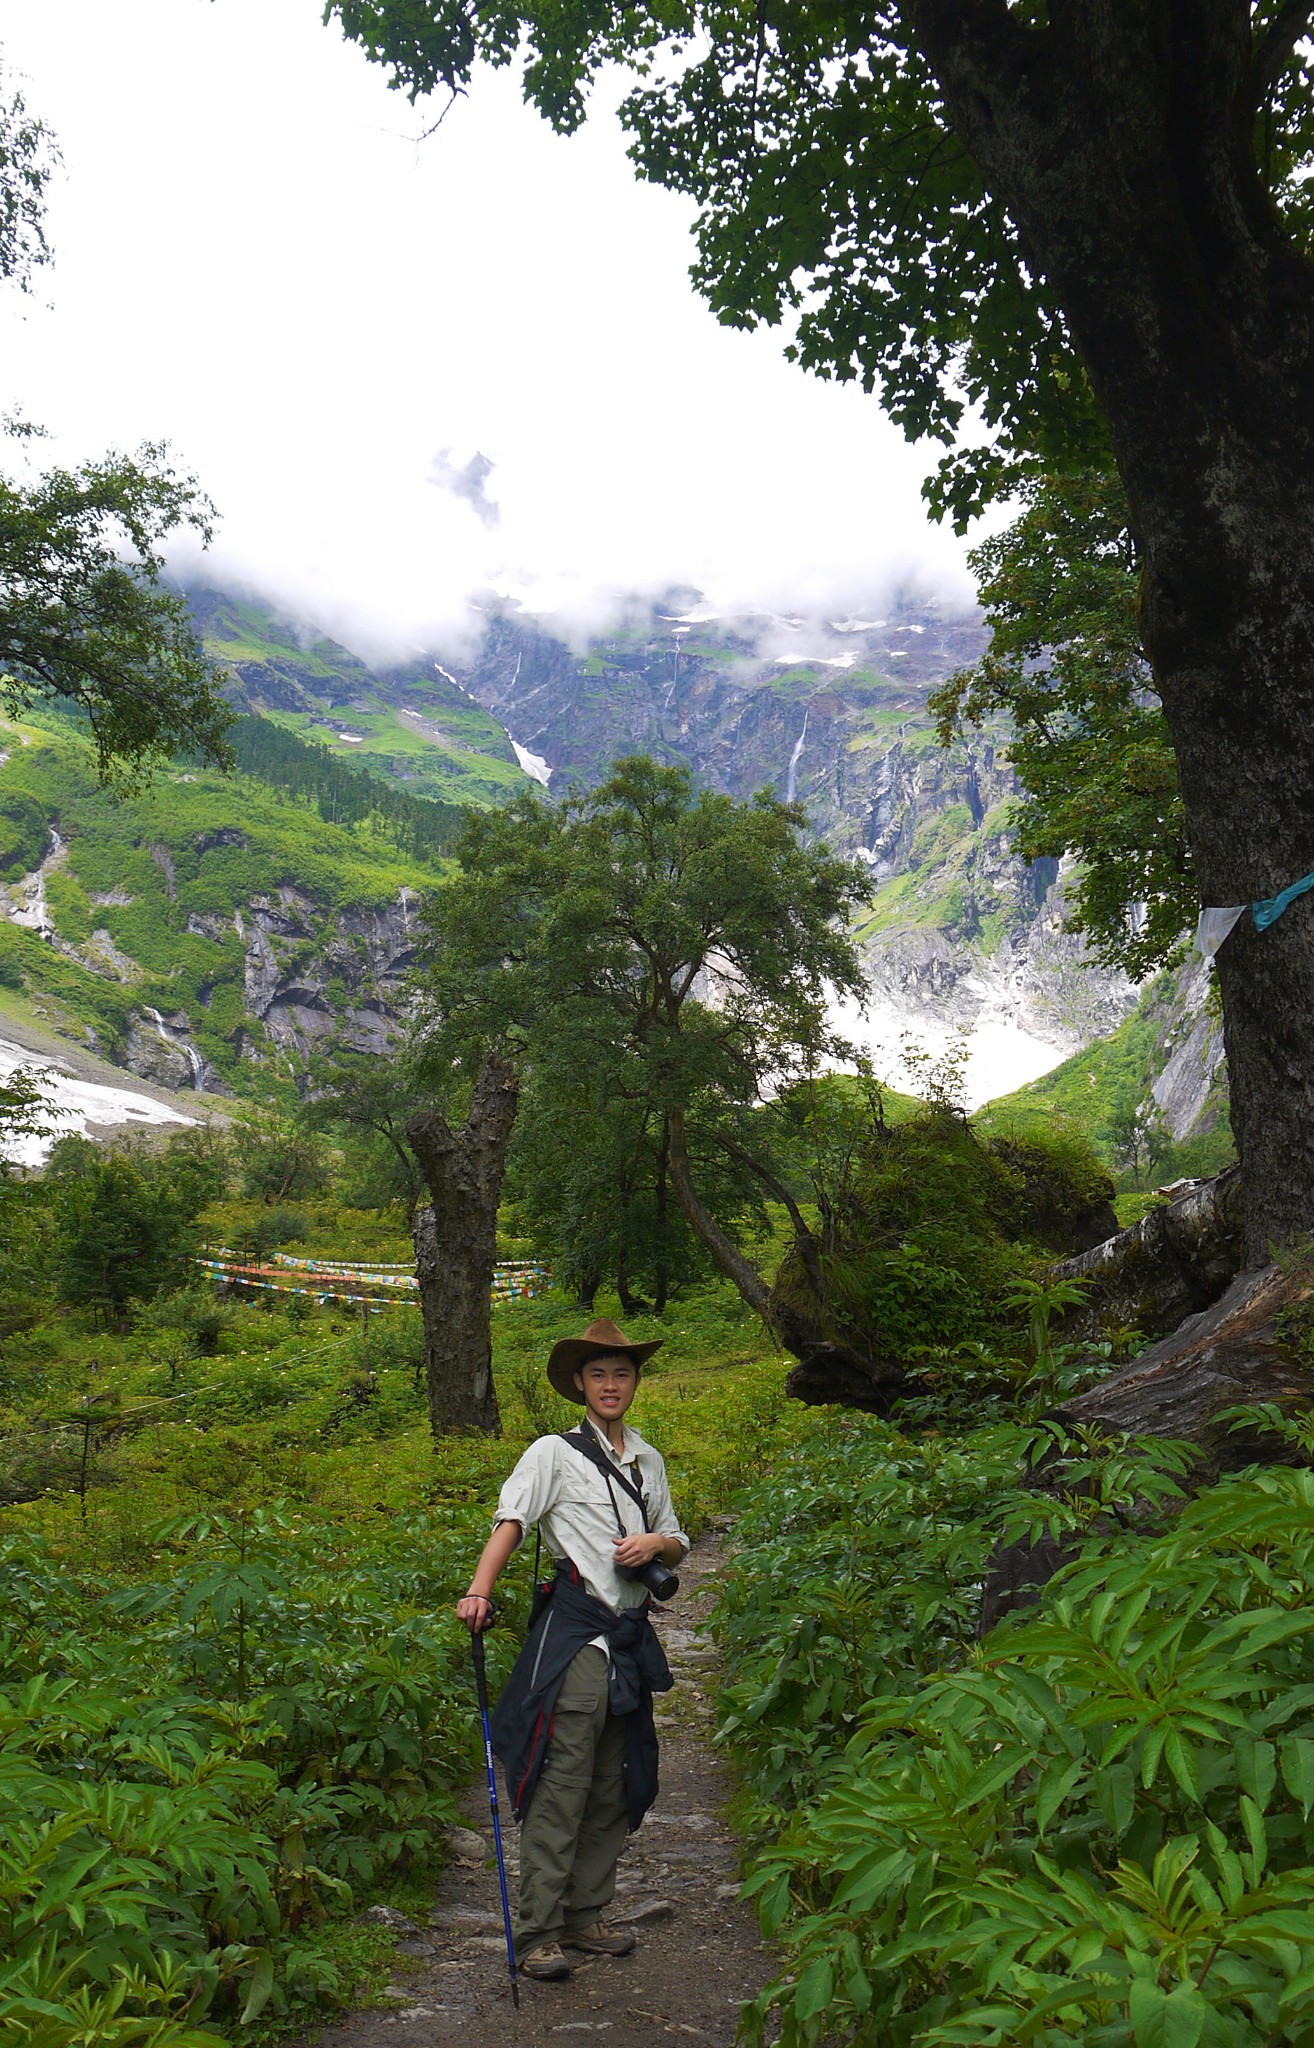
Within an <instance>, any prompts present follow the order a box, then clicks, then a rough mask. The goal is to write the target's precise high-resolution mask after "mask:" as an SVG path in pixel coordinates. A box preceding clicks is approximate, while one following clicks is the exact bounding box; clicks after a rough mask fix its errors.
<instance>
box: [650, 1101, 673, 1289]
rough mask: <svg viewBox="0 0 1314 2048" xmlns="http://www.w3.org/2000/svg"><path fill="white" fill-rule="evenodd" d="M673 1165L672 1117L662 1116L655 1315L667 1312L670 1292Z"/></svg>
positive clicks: (658, 1153)
mask: <svg viewBox="0 0 1314 2048" xmlns="http://www.w3.org/2000/svg"><path fill="white" fill-rule="evenodd" d="M670 1166H671V1119H670V1118H669V1116H664V1117H663V1118H662V1136H661V1143H660V1144H659V1146H658V1148H657V1190H656V1201H657V1272H656V1276H655V1286H654V1290H653V1304H652V1312H653V1314H654V1315H655V1316H662V1315H665V1313H666V1302H667V1298H668V1296H669V1294H670V1288H671V1275H670V1267H669V1265H668V1263H667V1258H666V1228H667V1207H668V1204H669V1201H670Z"/></svg>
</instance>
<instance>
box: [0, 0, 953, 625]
mask: <svg viewBox="0 0 1314 2048" xmlns="http://www.w3.org/2000/svg"><path fill="white" fill-rule="evenodd" d="M319 14H320V7H319V0H7V4H6V7H5V10H4V14H3V17H2V18H0V46H2V47H3V53H4V57H5V59H6V62H7V65H8V66H9V68H10V70H11V73H12V72H13V71H15V70H16V71H18V72H20V73H22V74H23V79H22V85H23V90H24V92H25V95H26V97H27V100H28V103H29V107H30V108H31V110H32V111H33V112H36V113H39V114H41V115H42V116H43V117H44V118H45V119H47V120H48V122H49V123H50V125H51V126H52V127H53V128H54V129H55V131H56V132H57V135H58V139H59V143H60V147H61V149H62V152H63V157H64V167H63V170H62V172H61V173H60V175H59V177H58V180H57V183H56V186H55V189H54V191H53V194H52V198H51V203H50V208H49V227H50V231H51V234H52V238H53V240H54V244H55V256H56V260H55V264H54V267H53V268H52V269H50V270H47V271H46V272H44V273H38V276H37V280H36V289H35V292H34V295H33V296H32V297H31V298H30V299H28V300H27V301H22V300H20V299H19V298H18V297H17V295H16V294H14V293H12V292H10V293H9V294H8V295H7V296H6V298H5V300H4V301H3V303H0V346H3V349H4V352H5V376H4V379H3V389H2V390H0V401H2V402H3V405H4V406H5V408H7V409H11V410H13V409H16V410H19V411H21V412H23V413H24V414H25V415H27V416H28V417H30V418H32V419H36V420H40V421H42V422H44V423H45V424H46V425H48V426H49V427H50V428H51V429H52V430H53V431H54V433H55V434H56V437H57V440H56V448H57V451H58V454H59V455H60V457H74V456H81V455H93V454H96V453H98V452H100V451H101V450H103V449H104V448H105V447H106V446H108V445H111V444H113V445H117V446H119V447H132V446H135V445H136V444H137V443H139V442H140V441H142V440H143V439H147V438H149V439H157V440H158V439H164V440H168V441H169V443H170V444H171V446H172V448H173V450H174V452H175V454H176V456H177V457H178V459H179V460H180V461H181V462H182V463H184V464H185V465H186V466H187V467H189V468H191V469H194V470H195V471H196V472H197V474H198V475H199V476H200V478H201V481H202V482H203V484H204V485H205V487H206V489H207V490H208V491H209V492H210V494H211V496H212V497H213V498H214V499H215V501H216V503H217V505H218V507H219V510H220V514H221V526H220V530H219V539H218V542H217V545H216V547H215V549H214V550H213V553H212V558H211V569H210V573H211V575H212V576H213V577H214V578H215V580H220V581H222V580H224V579H225V578H238V577H240V578H242V579H244V580H245V581H246V582H247V583H249V584H252V585H254V586H256V587H258V588H261V589H264V590H265V591H267V592H269V593H270V594H272V595H275V596H277V597H279V598H281V599H282V600H283V601H284V602H285V603H287V604H288V605H290V606H293V607H295V608H297V609H299V610H300V611H302V612H303V613H304V614H305V616H307V617H308V618H312V619H314V620H315V621H316V622H317V623H320V624H322V625H325V626H328V627H329V628H330V629H333V630H336V631H339V632H341V633H343V635H344V636H345V637H347V638H348V639H350V640H351V641H352V643H353V644H355V645H357V646H360V647H361V648H362V651H365V652H383V651H385V650H386V651H396V650H400V649H401V648H402V647H404V646H405V645H407V644H408V643H410V642H413V641H415V640H419V639H424V638H426V637H432V636H434V635H438V636H441V635H442V634H443V633H444V632H446V631H449V630H450V629H451V627H452V625H453V624H454V622H457V621H459V620H460V619H461V617H462V616H463V613H464V606H465V600H466V599H467V598H468V596H469V595H470V594H471V593H472V592H476V591H479V590H481V589H487V588H490V587H492V588H498V589H502V590H510V591H514V592H515V593H516V594H518V595H520V596H522V597H523V598H524V599H525V601H526V602H527V603H529V604H531V605H533V606H535V607H536V608H539V609H544V610H546V609H551V608H561V609H563V610H564V611H565V612H566V613H569V614H571V615H573V616H575V617H576V618H580V619H587V618H588V617H590V616H592V615H595V614H596V607H598V606H599V605H600V604H603V603H605V600H606V594H607V593H609V592H613V591H625V590H635V589H638V590H651V589H654V588H660V587H662V586H663V585H665V584H666V583H668V582H673V581H680V582H685V583H691V584H694V585H696V586H697V587H699V588H701V589H702V590H703V591H705V592H706V593H707V594H708V596H709V597H710V598H711V599H712V601H713V602H714V603H718V604H730V603H736V602H739V603H757V604H765V605H767V606H769V607H771V608H777V609H790V610H794V609H797V610H818V611H820V610H826V609H830V610H832V611H835V610H839V609H853V608H855V607H862V606H865V605H868V604H870V603H873V602H876V601H879V599H880V598H881V597H882V595H883V594H886V593H888V591H889V590H890V588H891V587H892V585H894V584H896V583H899V582H901V581H903V580H904V579H908V578H914V579H917V580H919V581H920V582H921V583H922V584H923V585H924V586H925V587H927V588H928V589H931V588H933V589H935V590H937V591H939V592H941V593H943V594H944V595H945V596H946V597H948V598H950V599H951V600H953V601H955V602H961V601H964V600H965V599H966V598H967V597H968V595H969V584H968V581H967V578H966V574H965V571H964V568H963V549H962V545H961V544H960V543H958V542H956V541H955V540H954V539H953V537H952V536H951V535H949V534H948V533H946V532H944V531H941V530H938V529H936V528H935V527H933V526H932V525H931V524H930V522H929V521H928V520H927V518H926V516H925V513H924V511H923V509H922V505H921V501H920V498H919V495H918V492H919V485H920V483H921V479H922V476H923V475H924V473H925V471H926V470H927V469H928V468H929V467H930V466H931V464H932V462H933V460H934V456H935V453H936V452H937V451H935V450H934V449H930V448H928V449H924V450H915V449H910V448H909V447H908V446H907V445H906V444H905V443H904V441H903V439H902V437H901V436H900V435H899V433H898V432H897V431H896V429H895V428H894V427H892V426H891V425H890V424H889V423H888V422H887V421H886V420H885V419H884V418H883V417H882V415H881V413H880V410H879V407H878V405H877V403H876V401H875V400H873V399H869V398H866V397H864V396H863V394H862V393H861V392H860V391H858V390H857V389H855V388H853V387H839V386H835V385H828V384H824V383H822V382H820V381H818V380H816V379H813V378H810V377H807V376H805V375H804V374H803V372H802V371H800V370H798V369H796V368H795V367H793V366H792V365H790V364H789V363H787V362H786V361H785V360H784V356H783V353H782V338H781V336H780V335H779V334H777V333H760V334H755V335H743V334H735V333H732V332H730V331H729V330H727V329H725V328H722V327H720V326H718V325H717V323H716V321H715V320H714V319H713V317H712V315H711V313H710V312H709V311H708V309H707V308H706V306H705V305H704V304H703V302H702V301H701V300H700V299H699V298H698V297H697V296H696V295H695V293H694V291H693V289H692V286H691V285H690V283H689V281H688V276H687V271H688V265H689V261H690V258H691V254H692V243H691V236H690V227H691V221H692V209H691V208H690V207H689V206H688V205H687V204H686V203H685V202H684V201H682V200H679V199H677V198H675V197H673V196H672V195H670V194H668V193H664V192H661V191H658V190H656V189H654V188H653V187H651V186H645V185H641V184H639V183H638V182H637V181H636V179H635V178H634V176H633V173H632V171H631V169H630V166H629V164H628V163H627V161H626V159H625V156H624V146H623V139H622V136H621V132H620V129H619V125H618V124H617V122H616V121H615V120H614V118H613V117H612V116H611V114H610V112H609V111H605V110H604V111H602V112H600V114H599V116H598V117H597V118H596V119H595V120H593V121H591V122H590V123H589V124H588V126H587V127H586V129H585V130H584V131H583V132H582V133H581V134H580V135H579V136H576V137H574V138H572V139H570V140H568V141H567V140H560V139H558V138H557V137H555V136H553V134H552V133H551V131H550V130H549V129H548V128H547V126H546V125H545V124H544V123H543V122H542V121H541V120H540V119H539V118H538V116H537V115H536V114H534V113H532V112H531V111H530V110H528V109H527V108H525V107H524V106H523V105H522V103H521V101H520V99H519V94H518V91H517V88H516V85H515V83H514V81H513V80H512V79H511V78H509V77H508V76H507V75H506V74H505V73H503V74H490V75H487V76H484V77H481V78H480V79H478V80H477V81H476V84H475V87H474V89H473V90H472V92H471V94H470V96H469V98H468V99H465V100H463V101H461V102H459V103H458V104H457V105H456V106H455V107H454V108H453V109H452V111H451V112H450V114H449V115H448V117H447V118H446V120H445V121H444V123H443V125H442V127H441V129H440V130H439V131H438V132H437V133H436V134H435V135H433V136H432V137H431V138H430V139H429V140H427V141H424V142H420V143H417V141H416V140H415V138H416V136H417V135H418V134H419V132H420V131H421V129H422V128H423V127H424V126H425V125H426V117H425V115H424V113H423V112H417V111H416V110H413V109H412V108H411V107H410V106H409V105H408V103H407V102H406V100H405V99H404V98H403V97H402V96H400V95H398V94H396V93H390V92H389V91H388V90H387V88H386V84H385V81H384V76H383V74H382V73H381V72H380V71H379V70H378V69H377V68H376V67H374V66H371V65H370V64H368V63H367V62H366V61H365V58H364V57H363V55H362V54H361V53H360V52H359V51H358V50H356V49H355V48H354V47H352V46H350V45H347V44H345V43H344V42H343V41H342V40H341V38H340V36H339V34H338V33H337V31H336V29H333V30H330V29H326V28H324V27H323V26H322V24H321V22H320V19H319ZM476 452H480V453H482V454H483V455H484V456H486V457H487V458H488V459H489V461H490V462H492V463H493V464H494V465H495V466H494V468H493V470H492V472H491V474H490V475H489V477H488V479H487V483H486V491H487V494H488V496H489V497H490V498H491V499H492V500H493V501H495V503H496V504H497V506H498V508H499V514H500V516H499V518H498V519H497V521H496V522H495V523H490V522H489V521H487V520H486V519H481V518H480V517H479V516H478V512H477V509H476V508H475V507H474V506H472V505H471V504H470V503H469V502H467V501H466V500H465V499H464V498H462V497H461V496H459V495H457V494H454V493H453V492H452V491H451V490H450V489H448V488H444V487H443V486H442V484H441V482H438V481H435V478H436V477H441V475H442V474H443V473H444V463H445V464H446V471H447V474H449V475H450V473H451V471H452V469H453V468H455V469H458V470H459V469H460V468H461V467H462V466H463V465H464V464H466V463H467V462H468V461H469V460H470V458H471V457H472V456H473V455H474V454H475V453H476Z"/></svg>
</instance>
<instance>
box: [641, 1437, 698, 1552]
mask: <svg viewBox="0 0 1314 2048" xmlns="http://www.w3.org/2000/svg"><path fill="white" fill-rule="evenodd" d="M648 1527H649V1528H650V1529H653V1530H655V1531H656V1532H657V1534H658V1535H659V1536H673V1537H674V1539H675V1541H676V1542H677V1543H678V1544H679V1545H680V1548H681V1549H682V1550H684V1551H687V1550H688V1548H689V1538H688V1537H687V1536H686V1535H685V1533H684V1530H683V1529H682V1528H681V1527H680V1524H679V1523H678V1522H677V1521H676V1519H675V1506H674V1503H673V1502H672V1500H671V1489H670V1487H669V1486H668V1485H667V1483H666V1466H665V1464H664V1462H663V1460H662V1459H661V1458H658V1460H657V1470H656V1471H655V1472H654V1473H653V1475H652V1478H651V1480H650V1481H649V1491H648Z"/></svg>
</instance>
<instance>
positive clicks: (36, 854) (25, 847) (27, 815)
mask: <svg viewBox="0 0 1314 2048" xmlns="http://www.w3.org/2000/svg"><path fill="white" fill-rule="evenodd" d="M49 838H50V828H49V825H48V824H47V821H46V813H45V811H44V809H43V808H42V806H41V805H40V804H39V803H35V802H34V801H33V800H32V798H31V797H26V796H10V797H6V798H5V799H4V801H3V802H0V874H3V875H4V877H5V879H6V880H7V881H10V882H12V881H14V880H15V879H16V878H17V877H18V876H19V875H26V874H28V873H30V871H31V870H32V869H33V868H35V867H37V866H39V865H40V862H41V856H42V855H43V854H44V852H45V850H46V845H47V842H48V840H49Z"/></svg>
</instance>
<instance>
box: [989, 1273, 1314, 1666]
mask: <svg viewBox="0 0 1314 2048" xmlns="http://www.w3.org/2000/svg"><path fill="white" fill-rule="evenodd" d="M1312 1296H1314V1268H1311V1266H1310V1263H1309V1262H1308V1261H1302V1262H1301V1263H1300V1264H1299V1265H1298V1266H1295V1267H1292V1268H1284V1267H1282V1266H1278V1265H1271V1266H1261V1267H1259V1268H1257V1269H1252V1270H1251V1271H1249V1272H1245V1273H1239V1274H1238V1275H1237V1277H1236V1279H1235V1280H1234V1281H1233V1282H1232V1285H1231V1286H1230V1287H1229V1288H1228V1289H1227V1290H1226V1292H1225V1293H1224V1294H1223V1296H1222V1298H1221V1299H1220V1300H1219V1301H1216V1302H1214V1303H1213V1304H1212V1306H1211V1307H1209V1308H1206V1309H1202V1310H1200V1311H1199V1312H1198V1313H1197V1314H1195V1315H1193V1316H1188V1317H1187V1319H1186V1321H1185V1322H1184V1323H1182V1324H1181V1326H1180V1327H1179V1328H1178V1329H1176V1330H1174V1331H1173V1333H1172V1335H1171V1336H1168V1337H1164V1338H1162V1339H1161V1340H1160V1341H1159V1343H1157V1344H1152V1345H1151V1346H1150V1347H1149V1349H1148V1350H1147V1351H1143V1352H1141V1354H1140V1356H1139V1357H1138V1358H1134V1359H1132V1361H1131V1363H1130V1364H1129V1365H1125V1366H1123V1367H1122V1368H1121V1370H1120V1371H1118V1372H1115V1373H1113V1374H1111V1376H1110V1377H1109V1378H1108V1379H1106V1380H1102V1381H1101V1382H1100V1384H1099V1385H1098V1386H1096V1387H1090V1388H1088V1389H1087V1391H1086V1392H1085V1393H1084V1394H1077V1395H1074V1396H1073V1397H1072V1399H1070V1400H1067V1401H1064V1402H1063V1403H1062V1404H1061V1405H1060V1406H1059V1407H1057V1408H1054V1409H1052V1410H1051V1411H1050V1414H1049V1415H1048V1416H1046V1417H1045V1420H1046V1421H1050V1422H1058V1423H1062V1424H1063V1425H1064V1426H1065V1427H1066V1428H1068V1429H1070V1430H1074V1431H1076V1430H1080V1429H1092V1428H1094V1429H1099V1430H1101V1431H1103V1432H1105V1433H1108V1434H1112V1433H1114V1432H1118V1433H1120V1434H1124V1435H1127V1436H1161V1437H1172V1438H1177V1439H1180V1440H1182V1441H1185V1442H1187V1443H1190V1444H1194V1445H1195V1446H1196V1449H1197V1450H1198V1452H1199V1454H1200V1456H1199V1462H1198V1464H1197V1466H1196V1468H1195V1472H1194V1483H1195V1484H1196V1485H1208V1484H1209V1483H1210V1482H1211V1481H1212V1480H1214V1479H1217V1478H1218V1477H1219V1476H1220V1475H1221V1474H1222V1473H1224V1472H1235V1471H1239V1470H1240V1469H1241V1468H1242V1467H1243V1466H1245V1465H1254V1464H1280V1463H1284V1462H1286V1461H1288V1460H1289V1459H1290V1458H1291V1457H1292V1456H1293V1453H1292V1452H1291V1450H1290V1449H1289V1447H1288V1446H1287V1445H1286V1444H1285V1442H1284V1441H1283V1440H1282V1439H1280V1438H1278V1437H1276V1436H1275V1435H1274V1434H1273V1432H1272V1431H1271V1430H1265V1429H1264V1427H1263V1425H1262V1423H1241V1424H1238V1422H1237V1421H1235V1420H1227V1419H1225V1417H1226V1415H1227V1411H1228V1410H1230V1409H1236V1408H1240V1407H1258V1406H1260V1405H1261V1404H1266V1403H1274V1404H1276V1405H1277V1406H1278V1407H1279V1408H1281V1409H1283V1410H1284V1411H1291V1410H1299V1409H1302V1408H1308V1407H1309V1406H1310V1405H1311V1404H1314V1359H1311V1358H1310V1356H1309V1355H1308V1353H1307V1351H1306V1350H1305V1347H1304V1344H1303V1343H1302V1341H1301V1337H1300V1333H1299V1331H1298V1330H1296V1329H1293V1327H1292V1326H1293V1324H1295V1323H1297V1322H1298V1321H1299V1320H1300V1311H1301V1309H1302V1307H1303V1305H1304V1304H1306V1303H1308V1302H1309V1301H1310V1299H1311V1297H1312ZM1308 1313H1309V1311H1308V1310H1307V1311H1306V1314H1307V1315H1308ZM1065 1464H1066V1460H1065V1459H1064V1457H1063V1454H1062V1452H1061V1451H1059V1450H1057V1449H1056V1450H1055V1451H1054V1452H1053V1453H1052V1454H1051V1455H1049V1456H1047V1457H1046V1459H1045V1460H1044V1462H1043V1463H1042V1464H1041V1465H1039V1466H1037V1468H1036V1469H1035V1470H1034V1472H1032V1473H1030V1474H1028V1483H1030V1484H1032V1485H1034V1486H1035V1487H1036V1489H1037V1491H1039V1492H1057V1491H1059V1490H1061V1488H1062V1486H1063V1483H1064V1478H1063V1475H1064V1468H1065ZM1072 1554H1073V1546H1072V1545H1070V1544H1065V1543H1064V1542H1063V1541H1061V1540H1059V1541H1056V1540H1054V1539H1053V1538H1051V1537H1048V1536H1045V1537H1041V1538H1039V1539H1037V1540H1035V1541H1027V1540H1025V1539H1024V1540H1023V1541H1021V1542H1018V1543H1009V1544H1005V1545H1001V1547H1000V1548H999V1549H998V1550H997V1551H996V1552H995V1553H994V1555H993V1556H992V1557H991V1559H990V1561H989V1564H988V1566H987V1570H986V1576H985V1581H984V1583H983V1586H982V1589H981V1609H980V1615H979V1619H978V1624H977V1628H978V1634H981V1635H984V1634H986V1632H987V1631H988V1630H989V1629H991V1628H993V1627H994V1625H995V1623H996V1622H997V1621H998V1620H999V1619H1000V1617H1001V1615H1004V1614H1007V1613H1008V1612H1009V1611H1010V1610H1011V1609H1013V1608H1015V1607H1025V1606H1028V1605H1029V1604H1030V1603H1031V1602H1032V1601H1034V1600H1035V1599H1037V1598H1038V1596H1039V1593H1040V1589H1041V1587H1042V1586H1043V1585H1045V1584H1046V1582H1047V1581H1048V1580H1049V1579H1051V1578H1052V1577H1053V1576H1054V1573H1055V1572H1056V1571H1058V1570H1059V1568H1060V1566H1062V1565H1063V1564H1064V1563H1066V1562H1067V1559H1068V1558H1069V1556H1071V1555H1072Z"/></svg>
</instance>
